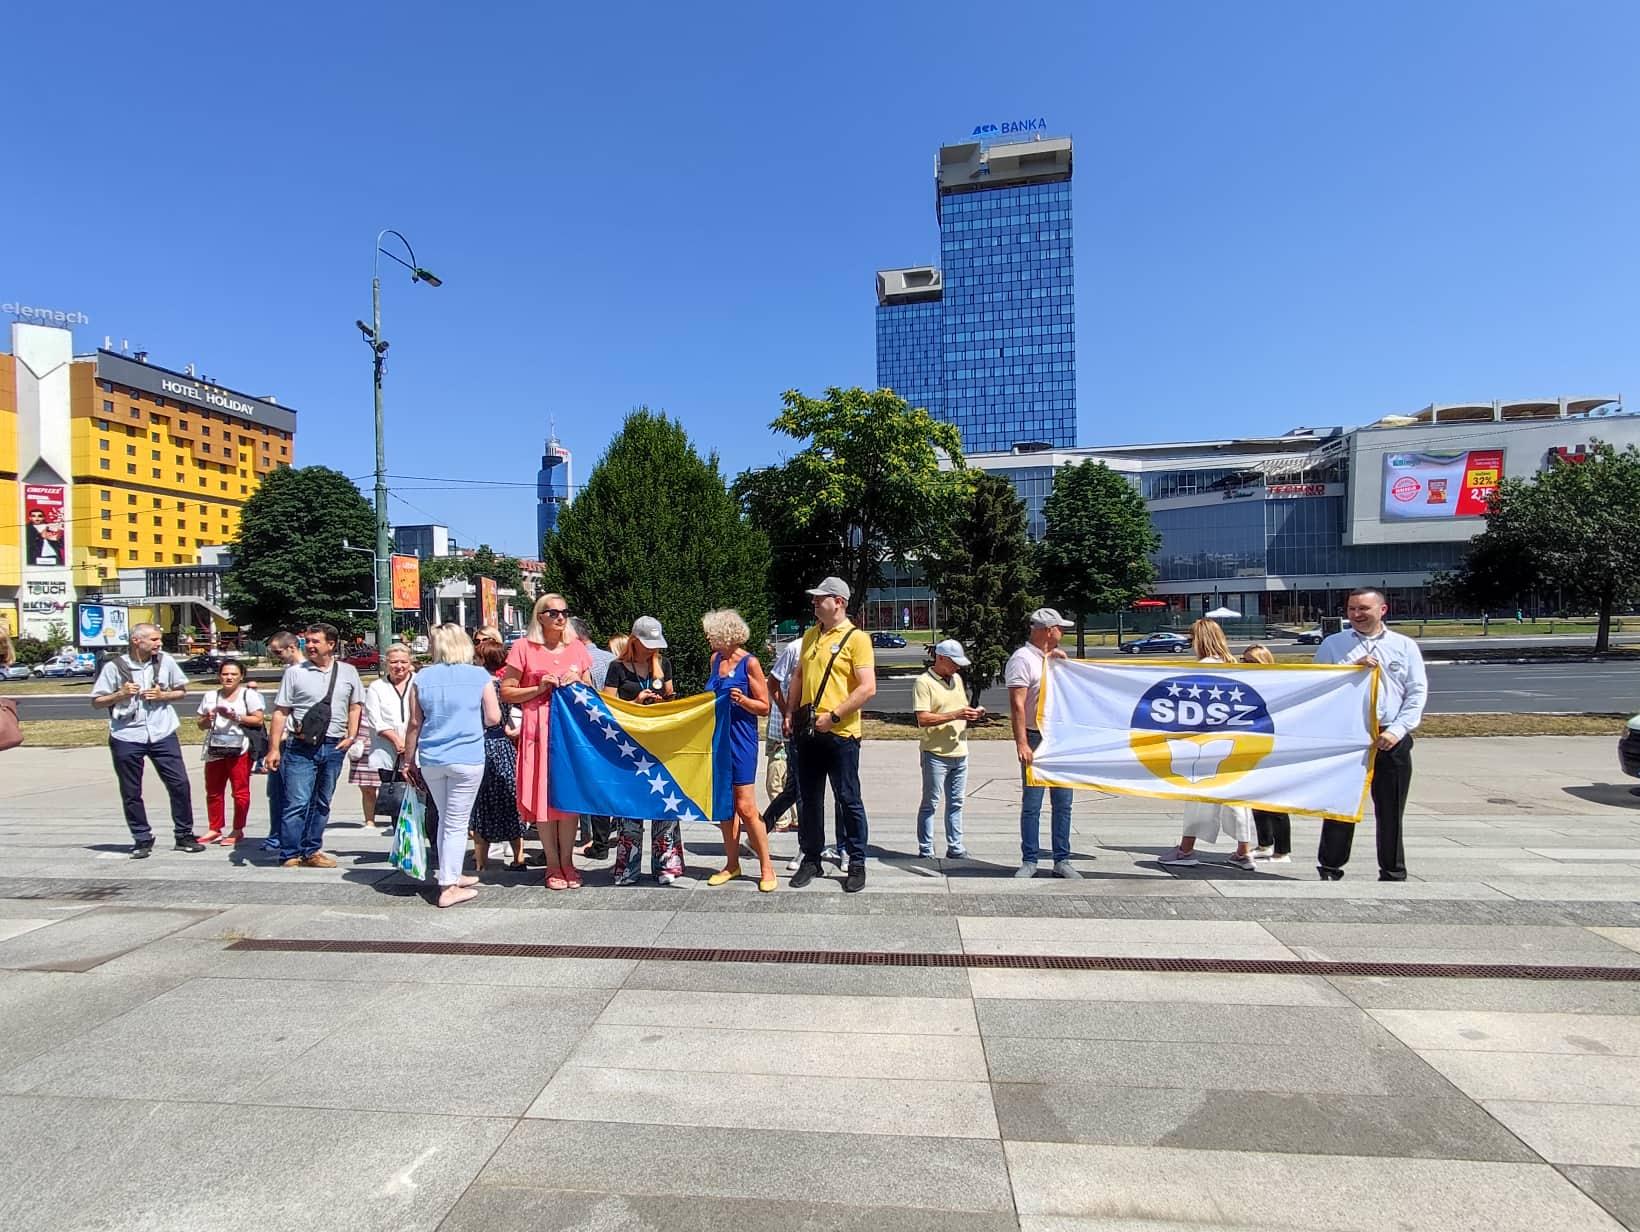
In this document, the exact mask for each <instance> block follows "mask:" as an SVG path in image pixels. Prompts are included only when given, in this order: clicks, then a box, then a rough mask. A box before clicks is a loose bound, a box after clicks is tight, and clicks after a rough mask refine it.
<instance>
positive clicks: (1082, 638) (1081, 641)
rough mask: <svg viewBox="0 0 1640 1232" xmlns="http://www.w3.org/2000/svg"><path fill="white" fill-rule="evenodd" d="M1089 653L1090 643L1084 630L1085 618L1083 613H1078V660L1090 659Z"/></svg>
mask: <svg viewBox="0 0 1640 1232" xmlns="http://www.w3.org/2000/svg"><path fill="white" fill-rule="evenodd" d="M1087 652H1088V642H1087V635H1086V633H1085V632H1084V630H1083V617H1082V613H1081V612H1078V613H1077V614H1076V657H1077V658H1078V659H1085V658H1087V657H1088V653H1087Z"/></svg>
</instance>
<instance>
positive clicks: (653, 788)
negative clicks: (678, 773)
mask: <svg viewBox="0 0 1640 1232" xmlns="http://www.w3.org/2000/svg"><path fill="white" fill-rule="evenodd" d="M646 781H647V782H648V784H649V794H650V795H654V794H655V793H656V792H661V791H665V790H666V780H665V779H663V778H662V777H661V776H660V775H658V774H657V775H656V776H655V777H654V778H652V779H648V780H646Z"/></svg>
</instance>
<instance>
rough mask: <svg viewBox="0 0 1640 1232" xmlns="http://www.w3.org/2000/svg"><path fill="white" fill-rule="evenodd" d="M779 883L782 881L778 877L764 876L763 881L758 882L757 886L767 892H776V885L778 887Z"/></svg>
mask: <svg viewBox="0 0 1640 1232" xmlns="http://www.w3.org/2000/svg"><path fill="white" fill-rule="evenodd" d="M779 885H780V882H779V880H778V879H776V878H774V877H765V878H763V880H762V881H759V882H758V883H757V888H758V889H759V890H761V891H762V892H763V893H765V894H773V893H774V892H775V889H776V887H778V886H779Z"/></svg>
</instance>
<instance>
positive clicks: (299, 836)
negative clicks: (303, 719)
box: [279, 740, 347, 860]
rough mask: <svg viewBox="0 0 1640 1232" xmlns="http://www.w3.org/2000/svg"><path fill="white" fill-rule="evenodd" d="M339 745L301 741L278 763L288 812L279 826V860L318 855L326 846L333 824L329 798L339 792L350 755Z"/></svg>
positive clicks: (286, 748)
mask: <svg viewBox="0 0 1640 1232" xmlns="http://www.w3.org/2000/svg"><path fill="white" fill-rule="evenodd" d="M338 743H339V741H336V740H326V741H325V742H324V743H323V744H321V745H319V746H318V747H317V748H315V747H314V746H313V745H310V744H304V743H303V742H302V741H300V740H292V741H291V742H290V743H289V744H287V745H285V752H284V755H283V756H282V757H281V758H280V759H279V778H280V781H281V782H280V786H281V788H282V790H283V792H284V796H285V811H284V817H283V820H282V821H281V822H280V824H279V858H280V859H281V860H293V859H295V858H296V857H298V856H311V855H316V854H318V852H319V851H320V850H321V849H322V848H323V847H324V845H325V826H326V824H327V823H328V822H329V821H330V795H331V793H332V792H333V791H335V790H336V780H337V779H338V778H340V777H341V774H342V766H343V765H344V764H345V763H346V761H347V754H346V753H344V752H343V751H342V750H341V749H339V748H337V747H336V746H337V744H338Z"/></svg>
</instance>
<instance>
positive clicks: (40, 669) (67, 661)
mask: <svg viewBox="0 0 1640 1232" xmlns="http://www.w3.org/2000/svg"><path fill="white" fill-rule="evenodd" d="M73 666H74V659H73V656H69V657H67V658H65V657H63V656H62V655H57V656H55V657H54V658H50V659H47V660H46V661H45V662H44V663H36V664H35V665H34V675H36V676H51V677H60V676H67V675H68V674H69V669H70V668H71V667H73Z"/></svg>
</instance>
